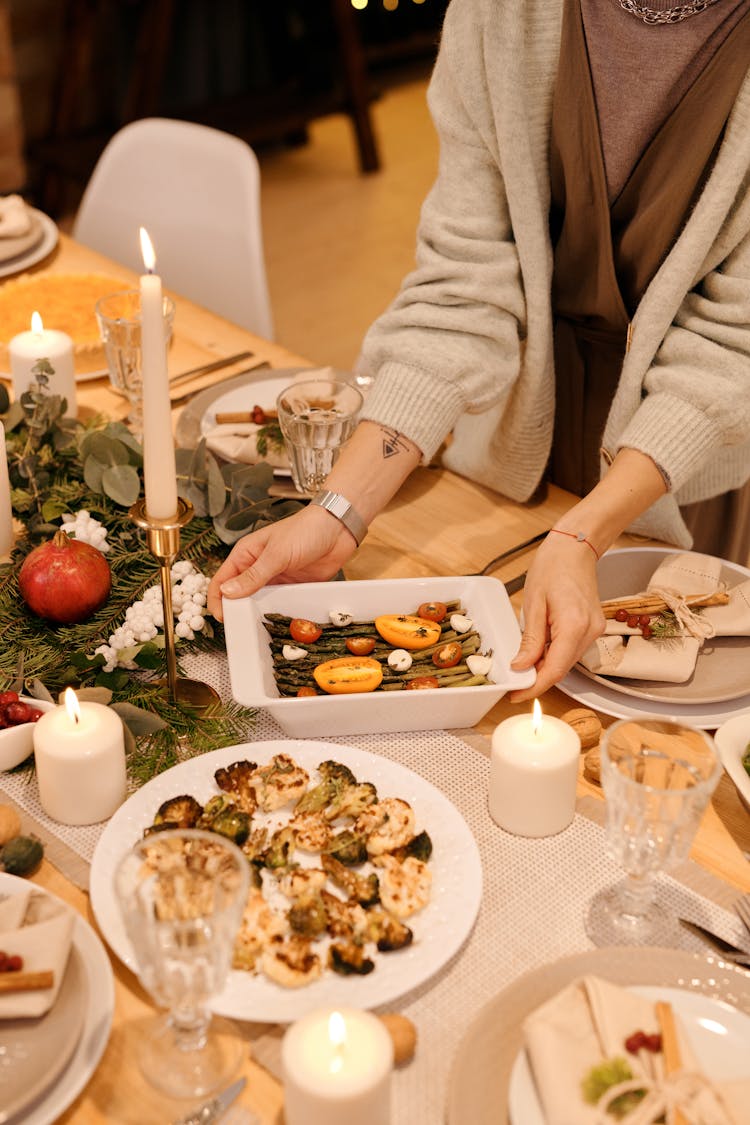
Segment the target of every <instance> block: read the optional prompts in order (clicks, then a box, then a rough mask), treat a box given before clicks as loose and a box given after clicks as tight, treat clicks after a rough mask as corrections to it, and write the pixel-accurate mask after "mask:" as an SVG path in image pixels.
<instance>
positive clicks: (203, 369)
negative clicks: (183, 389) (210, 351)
mask: <svg viewBox="0 0 750 1125" xmlns="http://www.w3.org/2000/svg"><path fill="white" fill-rule="evenodd" d="M252 354H253V353H252V352H237V354H236V355H228V356H225V357H224V358H223V359H214V360H212V361H211V362H210V363H202V364H201V365H200V367H191V368H190V370H189V371H181V372H180V374H179V375H173V376H172V378H171V379H170V380H169V385H170V386H171V387H174V386H175V385H176V384H177V383H184V382H185V381H186V380H187V379H195V378H196V377H197V376H198V375H209V374H210V373H211V372H212V371H220V370H221V368H222V367H230V366H231V365H232V364H233V363H239V362H240V360H242V359H251V358H252Z"/></svg>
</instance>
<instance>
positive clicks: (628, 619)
mask: <svg viewBox="0 0 750 1125" xmlns="http://www.w3.org/2000/svg"><path fill="white" fill-rule="evenodd" d="M615 621H621V622H622V621H624V622H625V624H626V625H627V627H628V628H629V629H640V631H641V633H642V634H643V636H644V637H645V638H646V640H648V639H649V637H650V636H651V635H652V633H653V630H652V629H651V616H650V615H649V614H648V613H641V614H636V613H628V611H627V610H626V609H618V610H617V613H616V614H615Z"/></svg>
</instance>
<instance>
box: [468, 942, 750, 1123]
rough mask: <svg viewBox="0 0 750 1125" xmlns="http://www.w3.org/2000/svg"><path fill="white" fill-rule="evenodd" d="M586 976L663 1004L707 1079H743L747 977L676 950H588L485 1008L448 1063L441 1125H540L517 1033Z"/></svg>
mask: <svg viewBox="0 0 750 1125" xmlns="http://www.w3.org/2000/svg"><path fill="white" fill-rule="evenodd" d="M587 974H594V975H596V976H599V977H603V978H605V979H606V980H610V981H613V982H614V983H615V984H619V985H622V986H623V987H627V988H633V989H638V990H639V991H643V992H647V994H648V995H649V996H652V995H653V996H654V997H655V998H661V999H665V1000H668V1001H670V1002H671V1003H672V1005H673V1007H674V1009H675V1012H676V1014H677V1015H679V1016H680V1018H681V1019H683V1020H684V1022H685V1024H686V1027H687V1031H688V1034H689V1035H690V1037H691V1040H692V1041H693V1043H694V1046H695V1048H696V1055H697V1057H699V1058H700V1059H701V1062H702V1063H703V1065H704V1066H705V1069H706V1072H707V1074H708V1077H709V1078H711V1079H714V1080H718V1081H726V1082H731V1081H733V1080H734V1079H742V1078H747V1059H748V1052H749V1051H750V973H748V972H746V971H745V970H743V969H739V968H737V967H736V966H734V965H729V964H727V963H726V962H724V961H722V960H721V959H720V958H719V957H714V956H710V955H706V954H701V953H688V952H686V951H684V950H678V949H658V948H645V947H642V946H640V947H626V946H623V947H620V948H616V949H595V950H591V951H589V952H586V953H577V954H575V955H573V956H572V957H565V958H562V959H561V960H559V961H554V962H552V963H551V964H549V965H544V966H542V967H541V968H540V969H536V970H533V971H532V972H529V973H526V974H525V975H524V976H522V977H519V978H518V979H517V980H515V981H514V982H513V983H512V984H510V985H509V986H508V987H507V988H505V989H503V991H502V992H500V993H499V994H498V995H497V996H495V997H494V998H493V999H492V1000H491V1001H490V1002H489V1003H488V1004H486V1005H485V1007H484V1008H483V1009H482V1010H481V1012H480V1013H479V1015H478V1016H477V1017H476V1019H475V1020H474V1022H473V1023H472V1024H471V1026H470V1027H469V1029H468V1031H467V1032H466V1034H465V1035H464V1038H463V1039H462V1041H461V1043H460V1045H459V1048H458V1051H457V1053H456V1056H455V1059H454V1063H453V1067H452V1070H451V1077H450V1084H449V1092H448V1112H447V1123H448V1125H466V1122H467V1121H471V1123H472V1125H508V1123H509V1122H510V1125H543V1118H542V1117H540V1116H539V1114H540V1109H539V1102H538V1099H537V1097H536V1090H535V1088H534V1086H533V1082H532V1080H531V1077H530V1074H529V1071H528V1067H527V1066H526V1067H524V1061H523V1060H524V1055H523V1044H522V1032H521V1025H522V1023H523V1021H524V1020H525V1018H526V1017H527V1016H528V1015H530V1014H531V1012H533V1011H535V1010H536V1008H538V1007H539V1006H540V1005H541V1004H543V1003H544V1002H545V1001H547V1000H549V999H550V998H551V997H552V996H555V995H556V994H557V993H558V992H560V991H561V990H562V989H563V988H564V987H565V986H566V985H568V984H570V983H571V982H572V981H574V980H576V979H578V978H579V977H582V976H585V975H587ZM657 994H658V997H657ZM524 1070H525V1073H524ZM613 1120H614V1119H613Z"/></svg>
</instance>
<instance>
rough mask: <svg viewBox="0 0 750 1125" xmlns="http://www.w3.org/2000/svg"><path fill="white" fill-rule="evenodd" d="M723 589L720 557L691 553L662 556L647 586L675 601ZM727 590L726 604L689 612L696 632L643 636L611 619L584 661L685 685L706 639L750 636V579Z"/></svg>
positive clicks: (607, 670)
mask: <svg viewBox="0 0 750 1125" xmlns="http://www.w3.org/2000/svg"><path fill="white" fill-rule="evenodd" d="M721 587H722V582H721V559H717V558H714V557H712V556H711V555H701V554H698V553H697V552H687V553H685V554H677V555H669V556H668V557H667V558H666V559H664V561H663V562H662V563H661V564H660V565H659V566H658V567H657V568H656V570H655V571H654V573H653V574H652V576H651V579H650V581H649V583H648V586H647V587H646V589H647V590H649V591H650V592H660V593H664V594H665V596H667V597H669V598H672V599H674V597H675V596H677V597H678V598H679V596H680V595H683V596H684V595H687V594H712V593H714V592H715V591H717V590H719V589H721ZM728 593H729V602H728V603H727V604H726V605H721V606H706V607H705V608H703V609H701V611H700V613H699V614H697V615H689V614H688V619H690V623H689V624H688V625H687V626H686V628H687V629H693V630H694V631H695V633H696V635H694V636H691V635H689V632H687V631H686V632H685V634H684V635H683V636H681V637H667V638H664V639H662V640H659V639H657V638H654V637H652V638H651V639H650V640H645V639H644V638H643V636H642V635H641V633H640V630H639V629H631V628H629V627H628V626H627V624H625V623H624V622H620V621H615V620H614V619H610V620H608V621H607V626H606V629H605V632H604V635H603V636H602V637H599V638H598V639H597V640H596V641H594V643H593V644H592V645H590V646H589V648H588V649H587V650H586V652H585V653H584V654H583V656H582V657H581V661H580V662H581V664H583V666H584V667H585V668H588V670H589V671H590V672H594V673H595V674H598V675H601V676H618V677H620V678H622V679H635V680H661V681H663V682H664V683H674V684H682V683H685V682H686V681H687V680H689V679H690V677H691V676H692V674H693V671H694V669H695V662H696V660H697V659H698V653H699V652H700V650H701V648H702V646H703V644H704V642H705V640H706V639H708V638H710V637H713V636H719V637H730V636H732V637H735V636H741V637H746V636H750V579H746V580H745V581H744V582H741V583H738V584H737V585H736V586H733V587H732V588H731V589H730V590H729V591H728Z"/></svg>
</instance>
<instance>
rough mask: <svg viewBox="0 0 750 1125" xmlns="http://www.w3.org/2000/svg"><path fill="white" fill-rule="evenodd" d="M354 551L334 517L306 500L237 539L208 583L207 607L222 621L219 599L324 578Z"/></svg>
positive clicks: (330, 575)
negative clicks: (305, 503)
mask: <svg viewBox="0 0 750 1125" xmlns="http://www.w3.org/2000/svg"><path fill="white" fill-rule="evenodd" d="M356 549H357V544H356V542H355V540H354V537H353V535H352V534H351V532H349V531H347V530H346V528H345V527H344V525H343V524H342V523H340V522H339V520H337V519H336V517H335V516H332V515H331V514H330V513H329V512H326V511H324V510H323V509H322V508H319V507H316V506H314V505H311V504H308V506H307V507H306V508H304V509H303V510H302V511H301V512H295V514H294V515H293V516H288V517H287V518H286V519H283V520H279V521H278V522H277V523H272V524H269V525H268V526H267V527H263V528H261V529H260V530H259V531H253V532H251V533H250V534H249V535H246V536H244V538H242V539H240V540H238V542H237V543H235V545H234V547H233V548H232V550H231V552H230V553H229V555H228V556H227V558H226V559H225V560H224V562H223V563H222V565H221V566H220V567H219V569H218V570H217V572H216V574H215V575H214V576H213V578H212V579H211V582H210V584H209V587H208V599H207V600H208V611H209V613H212V614H213V616H214V617H216V618H218V620H219V621H221V620H222V606H221V600H222V597H225V598H246V597H248V596H249V595H250V594H254V593H255V592H256V590H260V588H261V587H262V586H268V585H274V584H280V583H284V582H325V581H327V580H328V579H329V578H333V576H334V575H335V574H336V573H337V572H338V571H339V570H340V568H341V567H342V566H343V564H344V563H345V562H346V561H347V559H349V558H351V556H352V555H353V554H354V552H355V551H356Z"/></svg>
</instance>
